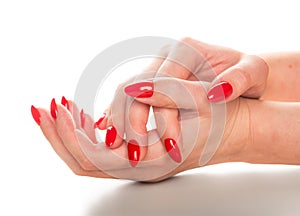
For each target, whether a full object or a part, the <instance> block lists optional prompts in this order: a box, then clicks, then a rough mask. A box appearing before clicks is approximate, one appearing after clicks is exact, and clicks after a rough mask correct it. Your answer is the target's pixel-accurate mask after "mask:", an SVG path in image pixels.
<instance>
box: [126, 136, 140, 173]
mask: <svg viewBox="0 0 300 216" xmlns="http://www.w3.org/2000/svg"><path fill="white" fill-rule="evenodd" d="M127 150H128V159H129V162H130V165H131V166H132V167H136V165H137V164H138V162H139V161H140V146H139V144H138V142H137V141H135V140H130V141H129V142H128V145H127Z"/></svg>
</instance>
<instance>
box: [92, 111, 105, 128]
mask: <svg viewBox="0 0 300 216" xmlns="http://www.w3.org/2000/svg"><path fill="white" fill-rule="evenodd" d="M104 118H105V113H103V114H102V116H101V117H100V118H99V120H98V121H97V122H95V124H94V128H98V129H100V128H99V126H100V124H101V122H102V121H103V119H104Z"/></svg>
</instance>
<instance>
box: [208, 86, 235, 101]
mask: <svg viewBox="0 0 300 216" xmlns="http://www.w3.org/2000/svg"><path fill="white" fill-rule="evenodd" d="M231 94H232V86H231V85H230V84H229V83H228V82H220V83H219V84H217V85H215V86H214V87H213V88H211V89H210V90H209V92H208V94H207V99H208V100H209V101H211V102H220V101H222V100H225V99H226V98H228V97H229V96H230V95H231Z"/></svg>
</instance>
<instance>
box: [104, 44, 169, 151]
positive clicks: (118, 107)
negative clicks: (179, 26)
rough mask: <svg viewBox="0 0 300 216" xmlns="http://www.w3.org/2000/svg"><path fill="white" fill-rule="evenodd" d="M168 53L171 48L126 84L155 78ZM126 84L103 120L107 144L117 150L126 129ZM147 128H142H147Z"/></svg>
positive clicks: (162, 52)
mask: <svg viewBox="0 0 300 216" xmlns="http://www.w3.org/2000/svg"><path fill="white" fill-rule="evenodd" d="M168 52H169V46H165V47H163V48H162V49H161V50H160V52H159V53H158V55H157V57H156V58H155V59H154V60H153V61H152V62H151V64H150V65H149V66H148V67H146V68H145V69H144V71H143V73H141V74H139V75H137V76H136V77H134V78H131V79H130V80H128V81H127V82H126V83H131V82H133V81H134V80H140V79H145V78H152V77H154V76H155V73H156V72H157V70H158V68H159V67H160V65H161V64H162V62H163V61H164V58H165V56H167V54H168ZM126 83H124V84H121V85H120V86H119V87H118V89H117V90H116V94H115V96H114V99H113V101H112V103H111V109H110V112H109V115H106V117H105V118H104V119H103V121H105V120H106V126H107V133H106V142H105V143H106V145H107V146H108V147H109V148H117V147H119V146H120V145H121V143H122V141H123V135H124V127H125V116H124V115H125V111H126V97H127V96H126V95H125V94H124V92H123V88H124V85H126ZM139 109H140V107H139V106H135V107H132V108H131V112H133V113H142V112H143V111H141V110H139ZM142 110H149V109H145V108H143V109H142ZM144 115H148V114H146V113H145V114H144ZM136 118H137V121H138V119H139V118H140V117H139V116H136ZM145 126H146V125H145ZM145 126H144V127H142V128H145ZM145 133H146V131H144V132H143V133H142V134H145Z"/></svg>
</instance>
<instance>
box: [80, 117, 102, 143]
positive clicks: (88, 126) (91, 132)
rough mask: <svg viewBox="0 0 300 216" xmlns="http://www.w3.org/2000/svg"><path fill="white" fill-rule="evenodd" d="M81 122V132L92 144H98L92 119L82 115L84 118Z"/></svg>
mask: <svg viewBox="0 0 300 216" xmlns="http://www.w3.org/2000/svg"><path fill="white" fill-rule="evenodd" d="M83 119H84V120H83V122H84V124H83V125H82V126H83V130H84V132H85V133H86V135H87V136H88V137H89V138H90V140H91V141H92V142H93V143H95V144H96V143H98V141H97V139H96V133H95V123H94V121H93V119H92V117H91V116H90V115H88V114H86V113H84V116H83Z"/></svg>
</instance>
